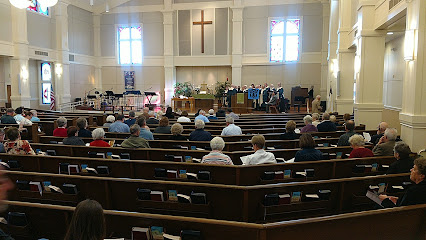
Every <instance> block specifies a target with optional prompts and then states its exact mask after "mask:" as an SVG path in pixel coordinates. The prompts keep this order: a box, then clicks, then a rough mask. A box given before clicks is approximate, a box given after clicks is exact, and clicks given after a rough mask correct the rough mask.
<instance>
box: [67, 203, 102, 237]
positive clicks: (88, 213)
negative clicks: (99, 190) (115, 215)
mask: <svg viewBox="0 0 426 240" xmlns="http://www.w3.org/2000/svg"><path fill="white" fill-rule="evenodd" d="M105 234H106V227H105V217H104V210H103V208H102V206H101V204H99V203H98V202H97V201H95V200H90V199H86V200H84V201H81V202H80V203H79V204H77V207H76V208H75V210H74V214H73V215H72V218H71V223H70V225H69V227H68V231H67V234H66V235H65V240H82V239H90V240H103V239H104V238H105Z"/></svg>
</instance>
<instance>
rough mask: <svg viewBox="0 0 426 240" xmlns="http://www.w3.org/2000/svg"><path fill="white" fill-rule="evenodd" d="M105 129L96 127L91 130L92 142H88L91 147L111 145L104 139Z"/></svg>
mask: <svg viewBox="0 0 426 240" xmlns="http://www.w3.org/2000/svg"><path fill="white" fill-rule="evenodd" d="M104 136H105V131H104V129H103V128H96V129H95V130H93V132H92V137H93V140H94V141H93V142H91V143H90V146H92V147H111V146H110V145H109V143H107V142H105V141H104V140H103V139H104Z"/></svg>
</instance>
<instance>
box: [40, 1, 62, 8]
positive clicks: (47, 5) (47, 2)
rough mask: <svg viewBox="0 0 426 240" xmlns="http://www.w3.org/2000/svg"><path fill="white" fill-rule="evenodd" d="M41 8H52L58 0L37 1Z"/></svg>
mask: <svg viewBox="0 0 426 240" xmlns="http://www.w3.org/2000/svg"><path fill="white" fill-rule="evenodd" d="M37 1H38V2H39V3H40V4H41V5H42V6H43V7H53V6H55V5H56V4H57V3H58V0H37Z"/></svg>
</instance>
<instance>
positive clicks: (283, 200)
mask: <svg viewBox="0 0 426 240" xmlns="http://www.w3.org/2000/svg"><path fill="white" fill-rule="evenodd" d="M278 197H279V198H280V201H279V204H280V205H281V204H290V199H291V198H290V194H280V195H279V196H278Z"/></svg>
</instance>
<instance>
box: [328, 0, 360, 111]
mask: <svg viewBox="0 0 426 240" xmlns="http://www.w3.org/2000/svg"><path fill="white" fill-rule="evenodd" d="M351 25H352V22H351V2H350V1H344V0H342V1H340V3H339V31H338V50H337V51H338V54H337V64H338V66H337V67H336V68H338V74H337V76H336V77H337V79H336V91H334V89H333V95H334V96H335V101H336V111H337V112H339V114H345V113H352V112H353V105H354V100H353V94H354V92H353V89H354V87H353V86H354V78H355V77H354V59H355V50H352V49H348V48H349V46H350V45H352V44H351V42H352V39H351V38H350V35H349V33H350V31H351V29H352V26H351ZM335 63H336V62H335ZM335 75H336V74H335Z"/></svg>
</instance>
